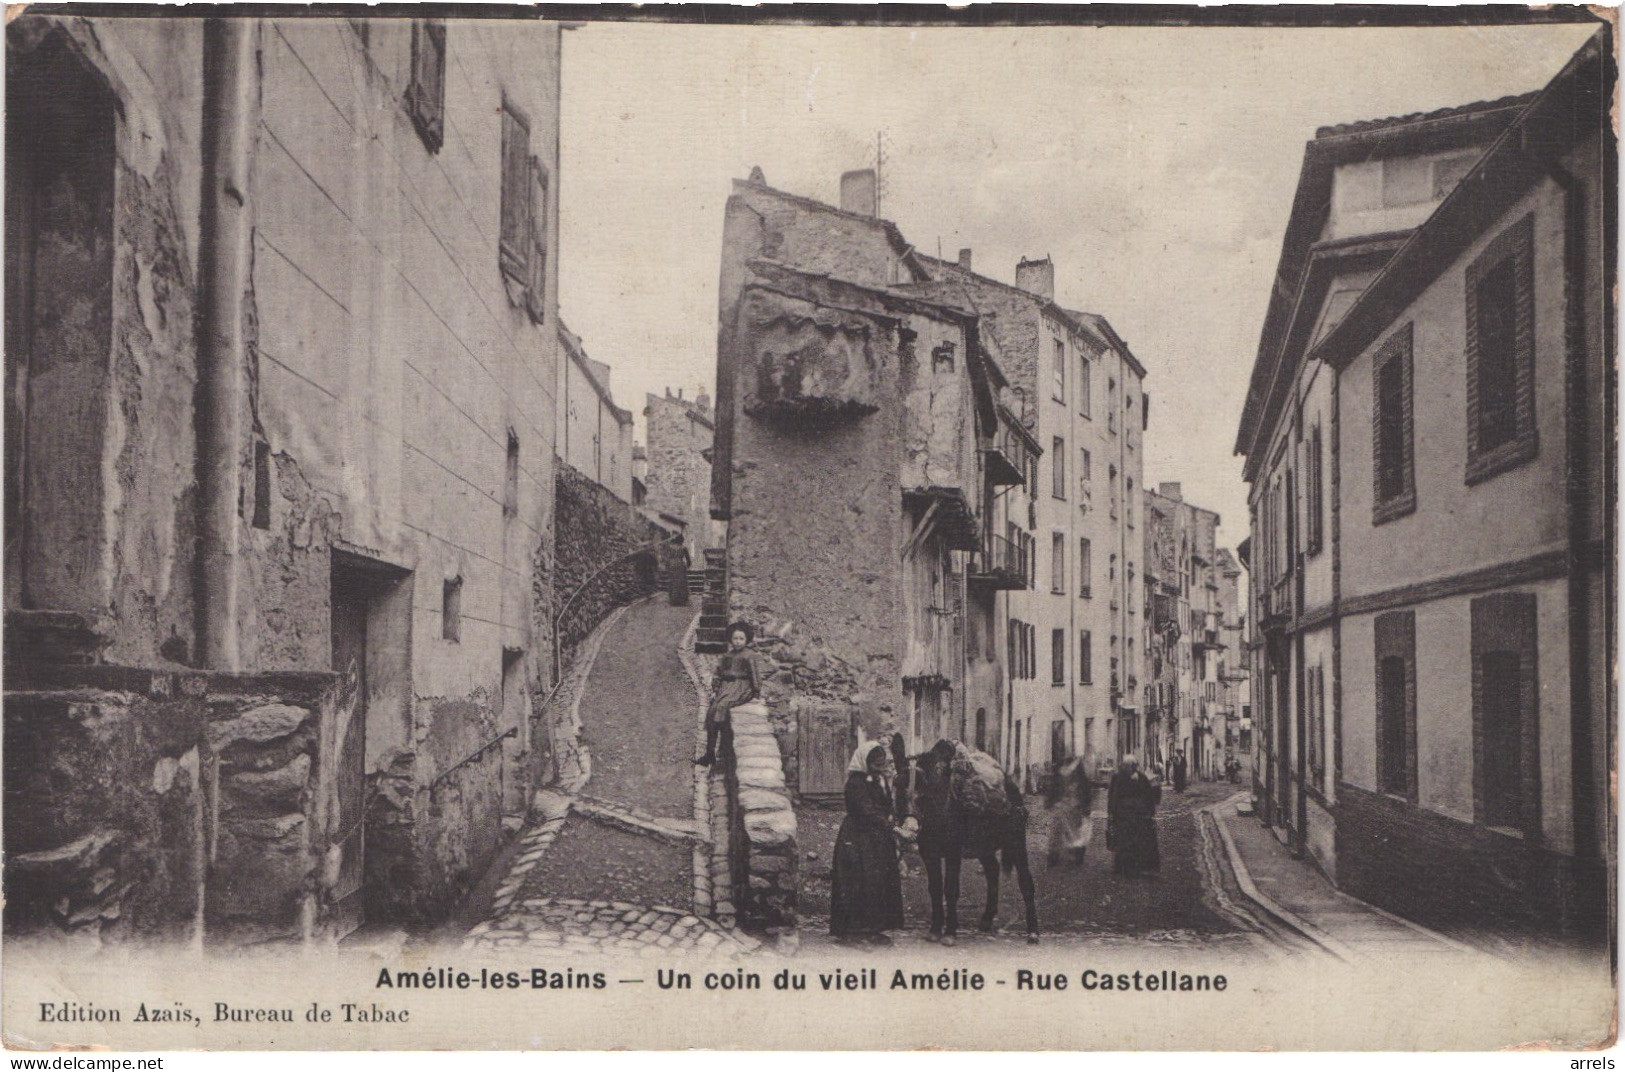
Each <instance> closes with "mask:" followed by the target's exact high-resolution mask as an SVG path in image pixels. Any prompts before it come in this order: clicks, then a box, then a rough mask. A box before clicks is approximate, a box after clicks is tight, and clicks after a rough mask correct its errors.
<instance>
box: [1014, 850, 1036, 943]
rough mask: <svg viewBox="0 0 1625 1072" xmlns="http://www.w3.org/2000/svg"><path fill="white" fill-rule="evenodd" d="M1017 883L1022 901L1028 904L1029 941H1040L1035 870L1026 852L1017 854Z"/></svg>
mask: <svg viewBox="0 0 1625 1072" xmlns="http://www.w3.org/2000/svg"><path fill="white" fill-rule="evenodd" d="M1015 859H1016V882H1017V883H1018V884H1019V885H1020V886H1021V899H1022V900H1023V901H1025V902H1027V941H1029V942H1034V943H1036V942H1037V941H1038V906H1037V905H1035V904H1034V903H1033V869H1032V867H1031V866H1030V865H1029V864H1028V862H1027V853H1026V852H1025V851H1023V852H1021V853H1018V854H1016V858H1015Z"/></svg>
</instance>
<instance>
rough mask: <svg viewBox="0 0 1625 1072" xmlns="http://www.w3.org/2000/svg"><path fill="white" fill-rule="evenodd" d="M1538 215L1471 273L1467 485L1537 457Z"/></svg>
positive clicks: (1514, 229)
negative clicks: (1535, 393)
mask: <svg viewBox="0 0 1625 1072" xmlns="http://www.w3.org/2000/svg"><path fill="white" fill-rule="evenodd" d="M1534 286H1535V281H1534V216H1533V215H1529V216H1525V217H1523V218H1522V219H1521V220H1519V221H1518V222H1517V223H1515V224H1513V225H1512V226H1511V227H1509V228H1508V229H1507V230H1506V231H1505V232H1503V233H1502V234H1501V235H1500V236H1499V237H1498V238H1496V239H1495V241H1493V242H1491V243H1490V245H1489V247H1488V248H1487V249H1485V250H1484V252H1483V254H1481V255H1480V256H1479V258H1478V259H1477V260H1475V261H1474V262H1473V263H1472V264H1471V265H1470V266H1469V267H1468V269H1467V482H1468V483H1469V484H1474V483H1477V482H1478V481H1480V480H1487V479H1488V478H1490V477H1492V476H1494V475H1495V474H1496V473H1500V472H1503V471H1505V470H1507V469H1510V468H1513V467H1515V466H1517V465H1520V464H1522V463H1523V462H1526V461H1528V460H1529V459H1531V458H1533V457H1534V456H1535V454H1536V451H1537V448H1538V438H1537V433H1536V429H1535V397H1534V392H1535V298H1534Z"/></svg>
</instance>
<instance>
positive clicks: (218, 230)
mask: <svg viewBox="0 0 1625 1072" xmlns="http://www.w3.org/2000/svg"><path fill="white" fill-rule="evenodd" d="M258 28H259V22H258V20H257V19H249V18H230V17H228V18H213V19H210V20H208V22H207V23H206V24H205V25H204V29H203V190H202V194H203V196H202V217H201V220H200V240H199V244H198V289H199V291H200V295H199V316H198V340H197V341H198V356H197V362H198V402H197V458H198V485H199V492H200V502H199V509H198V543H199V571H198V572H199V586H198V595H197V611H198V635H199V640H200V644H199V647H200V649H201V650H200V652H199V654H200V656H201V662H202V664H203V666H205V667H207V668H209V669H212V670H237V669H239V668H240V654H239V651H238V644H237V539H238V525H239V518H240V494H241V487H240V485H241V482H242V467H241V454H242V445H243V438H242V408H243V364H244V350H245V345H244V338H243V295H244V291H245V290H246V288H247V285H248V240H249V233H250V228H251V222H250V207H249V204H248V196H247V191H248V188H249V184H248V175H249V160H250V157H251V147H252V144H253V140H254V118H253V112H254V106H255V99H254V95H255V91H256V85H255V81H256V76H257V71H256V62H257V57H256V38H257V35H258Z"/></svg>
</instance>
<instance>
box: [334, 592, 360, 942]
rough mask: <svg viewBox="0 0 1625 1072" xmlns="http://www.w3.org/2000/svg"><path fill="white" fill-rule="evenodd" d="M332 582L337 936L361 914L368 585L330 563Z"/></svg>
mask: <svg viewBox="0 0 1625 1072" xmlns="http://www.w3.org/2000/svg"><path fill="white" fill-rule="evenodd" d="M332 583H333V591H332V629H333V669H334V670H336V671H337V672H338V673H339V675H340V684H339V704H338V710H337V712H336V714H335V717H336V718H337V720H338V728H337V740H338V742H339V763H338V772H337V777H336V781H335V788H336V795H337V811H338V824H337V837H338V845H339V851H340V852H341V853H342V854H343V855H342V857H341V858H340V864H339V874H338V882H337V883H336V884H335V886H334V888H333V905H334V912H333V919H334V924H335V928H336V930H337V932H338V934H339V936H341V937H342V936H343V935H345V934H348V933H349V932H350V931H353V930H355V929H356V928H357V927H359V926H360V925H361V924H362V922H363V920H364V916H365V911H364V905H363V902H364V897H363V890H362V882H363V875H364V873H365V866H364V865H365V860H364V857H363V851H364V849H365V846H366V825H367V824H366V808H367V802H366V788H367V784H366V752H367V609H368V598H367V586H366V584H365V582H364V580H363V579H362V578H361V577H359V576H357V575H356V571H354V570H350V569H346V568H345V567H343V566H340V565H335V566H334V567H333V582H332Z"/></svg>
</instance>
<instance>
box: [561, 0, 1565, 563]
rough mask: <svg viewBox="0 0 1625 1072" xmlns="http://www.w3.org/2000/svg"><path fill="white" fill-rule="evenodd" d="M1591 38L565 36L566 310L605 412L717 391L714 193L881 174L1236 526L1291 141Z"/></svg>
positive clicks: (758, 31)
mask: <svg viewBox="0 0 1625 1072" xmlns="http://www.w3.org/2000/svg"><path fill="white" fill-rule="evenodd" d="M1590 33H1591V28H1590V27H1586V26H1574V25H1567V26H1524V27H1490V28H1463V29H1391V28H1384V29H1372V28H1348V29H1332V30H1322V29H1191V28H1156V29H1145V28H1138V29H1136V28H1126V27H1125V28H1070V27H1036V28H1022V29H1009V28H929V29H875V28H868V27H836V28H820V27H787V26H718V27H707V26H671V25H665V26H662V25H648V24H614V23H589V24H587V25H585V26H584V27H582V28H580V29H576V30H572V31H571V32H568V33H566V34H565V37H564V68H563V79H564V81H563V86H564V89H563V103H562V108H563V125H562V135H561V137H562V146H561V152H562V160H561V165H560V178H559V182H560V185H559V195H560V206H561V207H560V214H561V220H560V227H561V237H560V246H561V248H560V252H559V255H560V308H561V313H562V316H563V318H564V319H565V321H566V322H567V323H568V324H569V325H570V327H571V329H572V330H574V331H575V332H576V333H577V334H579V335H580V336H581V337H582V340H583V342H584V345H585V346H586V348H587V351H588V353H590V354H591V355H592V356H593V357H594V358H596V359H597V360H599V361H604V362H607V363H608V364H610V365H611V366H612V368H613V369H614V372H613V376H612V381H611V382H612V388H613V391H614V393H615V398H616V401H617V402H618V403H619V404H620V405H622V406H623V407H626V408H629V409H631V410H632V411H633V412H634V413H635V414H637V416H638V427H637V436H638V440H639V441H640V442H641V441H642V438H643V419H642V410H643V405H644V395H645V393H656V394H658V393H661V392H662V391H663V390H665V389H666V388H668V387H670V388H672V389H676V388H679V387H681V388H683V390H684V393H685V395H687V396H690V397H691V396H692V394H693V393H694V392H695V391H696V390H698V389H700V388H702V387H703V388H704V389H705V390H707V391H708V392H714V390H715V387H714V384H715V380H716V319H717V313H716V309H717V275H718V270H719V258H720V255H721V242H722V217H723V206H724V203H725V202H726V200H727V197H728V194H729V192H730V189H731V181H732V180H733V179H735V178H744V177H746V176H747V175H749V174H750V170H751V168H752V167H756V166H759V167H761V168H762V170H763V172H764V174H765V176H766V179H767V181H768V183H769V184H771V185H773V186H776V187H778V188H780V189H784V190H788V191H791V192H793V193H797V194H802V195H805V196H808V197H813V198H817V199H819V200H821V201H826V202H830V203H835V202H837V201H838V200H839V180H840V175H841V172H843V171H847V170H850V169H853V168H861V167H870V166H873V165H874V163H875V159H876V140H877V135H883V160H882V169H881V170H882V202H881V214H882V215H883V216H885V217H887V218H889V219H892V220H894V221H895V222H896V223H897V224H898V226H899V227H900V228H901V230H902V232H903V234H904V236H905V237H906V238H907V239H908V241H910V242H911V243H913V244H914V245H915V246H916V247H917V248H919V249H920V250H921V251H923V252H926V253H930V254H936V253H937V251H938V250H939V248H940V250H941V252H942V254H943V255H944V256H946V257H948V258H950V259H951V258H953V257H954V256H956V255H957V253H958V251H959V249H960V248H962V247H969V248H971V249H972V250H973V257H974V265H975V268H976V270H977V271H979V272H981V273H982V274H984V275H988V276H991V277H992V278H995V279H999V280H1003V281H1005V282H1013V281H1014V276H1015V265H1016V262H1017V260H1018V259H1020V258H1021V257H1023V256H1026V257H1041V256H1044V255H1046V254H1047V255H1049V256H1050V257H1052V258H1053V259H1054V262H1055V289H1056V300H1057V301H1058V302H1059V303H1060V304H1062V305H1065V306H1067V307H1069V308H1076V309H1085V310H1088V311H1091V312H1096V313H1100V314H1101V315H1103V316H1105V317H1106V318H1107V319H1108V320H1109V321H1111V323H1112V325H1113V326H1114V327H1115V328H1116V329H1117V331H1118V334H1119V335H1121V336H1122V337H1123V338H1124V339H1125V340H1126V341H1127V342H1128V344H1129V346H1130V348H1131V349H1132V350H1133V351H1134V353H1135V355H1136V356H1137V357H1138V358H1139V359H1140V361H1141V362H1142V363H1143V364H1144V365H1145V366H1146V369H1147V372H1148V375H1147V377H1146V381H1145V388H1146V392H1147V393H1148V394H1149V395H1150V396H1151V425H1150V429H1149V431H1148V432H1147V434H1146V453H1145V472H1144V477H1143V482H1144V484H1145V485H1146V486H1148V487H1154V486H1156V485H1157V484H1158V483H1159V482H1162V481H1179V482H1180V483H1181V484H1183V487H1184V495H1185V498H1186V500H1187V501H1189V502H1193V503H1196V504H1197V505H1200V506H1204V507H1207V508H1209V509H1213V510H1217V511H1218V512H1219V513H1220V515H1221V518H1222V523H1221V527H1220V541H1221V543H1223V544H1225V545H1228V546H1234V545H1235V544H1236V543H1238V542H1239V541H1240V540H1241V539H1243V538H1244V537H1245V536H1246V535H1247V495H1246V485H1245V484H1243V483H1242V481H1241V464H1242V459H1240V458H1239V457H1236V456H1234V455H1233V454H1232V448H1233V446H1234V443H1235V438H1236V427H1237V421H1238V420H1239V418H1240V414H1241V405H1242V400H1243V398H1244V397H1245V395H1246V390H1247V381H1248V377H1249V375H1250V373H1251V370H1252V364H1253V359H1254V357H1255V356H1256V355H1257V350H1258V337H1259V332H1260V330H1261V328H1262V326H1263V318H1264V311H1265V306H1266V303H1267V300H1268V296H1269V287H1270V281H1271V278H1272V276H1273V273H1274V271H1275V267H1276V262H1277V260H1278V258H1279V256H1280V250H1281V240H1282V236H1283V234H1284V232H1285V228H1286V223H1287V216H1288V214H1289V212H1290V209H1291V201H1292V196H1293V193H1294V190H1295V188H1296V183H1297V177H1298V171H1299V167H1300V165H1301V163H1302V160H1303V148H1304V143H1305V142H1306V141H1308V140H1309V139H1311V138H1313V137H1314V133H1315V129H1316V128H1317V127H1319V126H1322V125H1327V124H1332V123H1341V122H1349V121H1353V120H1359V119H1369V118H1376V117H1381V116H1391V115H1403V114H1406V113H1410V112H1417V111H1427V110H1431V109H1435V108H1442V107H1448V106H1451V105H1457V104H1464V103H1467V102H1469V101H1474V100H1483V99H1489V98H1494V97H1499V96H1504V95H1507V94H1513V93H1523V92H1527V91H1529V90H1534V89H1539V88H1540V87H1541V86H1543V85H1544V84H1545V83H1546V82H1547V81H1548V80H1549V79H1550V78H1551V77H1552V76H1553V75H1554V74H1556V73H1557V72H1558V70H1560V69H1561V68H1562V66H1563V64H1564V63H1565V62H1566V61H1567V59H1568V57H1569V56H1570V55H1572V53H1573V52H1574V50H1575V49H1577V48H1579V47H1580V45H1581V44H1582V43H1583V42H1584V40H1585V39H1586V38H1587V37H1588V36H1589V34H1590Z"/></svg>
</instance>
